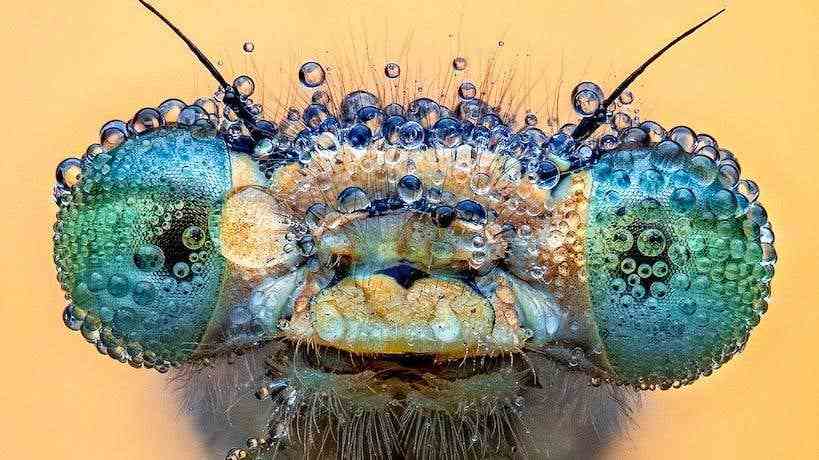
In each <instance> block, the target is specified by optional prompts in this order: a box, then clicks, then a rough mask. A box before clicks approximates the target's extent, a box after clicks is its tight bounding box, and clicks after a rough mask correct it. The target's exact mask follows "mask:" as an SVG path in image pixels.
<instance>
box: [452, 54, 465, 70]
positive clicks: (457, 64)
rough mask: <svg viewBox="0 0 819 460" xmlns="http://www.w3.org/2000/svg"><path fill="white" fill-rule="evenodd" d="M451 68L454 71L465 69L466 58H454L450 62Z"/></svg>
mask: <svg viewBox="0 0 819 460" xmlns="http://www.w3.org/2000/svg"><path fill="white" fill-rule="evenodd" d="M452 68H453V69H455V70H464V69H466V58H463V57H461V56H458V57H456V58H455V59H453V60H452Z"/></svg>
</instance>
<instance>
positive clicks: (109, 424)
mask: <svg viewBox="0 0 819 460" xmlns="http://www.w3.org/2000/svg"><path fill="white" fill-rule="evenodd" d="M155 5H156V6H157V7H159V8H160V9H161V10H163V11H164V12H165V13H166V14H167V15H168V16H170V17H172V18H174V19H175V21H176V22H177V23H178V24H179V25H180V27H181V28H182V29H183V30H185V31H186V32H187V33H188V34H189V35H190V36H191V37H193V38H194V39H195V40H196V41H197V42H198V43H199V45H200V46H201V47H202V48H203V49H204V50H206V52H207V53H208V54H209V55H210V56H211V57H212V59H213V60H214V61H219V62H220V65H221V66H222V72H223V73H225V74H226V75H227V76H229V77H233V76H236V75H238V74H241V73H247V74H249V75H251V76H253V77H254V78H255V79H256V81H257V86H262V87H263V88H262V91H263V92H264V94H265V95H269V100H266V101H265V102H266V103H267V105H268V107H269V108H270V109H276V108H277V107H280V106H282V103H281V102H280V101H281V100H282V99H280V98H277V97H276V95H277V94H284V95H290V96H293V92H297V91H301V90H300V89H299V88H297V87H296V86H295V83H296V82H297V69H298V65H299V64H300V63H301V62H304V61H306V60H318V61H319V62H322V63H326V64H328V65H327V67H328V70H330V72H343V71H344V70H345V68H349V67H352V68H349V69H348V71H349V72H354V73H362V72H363V73H367V72H373V71H374V72H375V73H376V74H377V73H378V72H381V68H383V67H382V66H383V65H384V63H386V62H388V61H393V60H394V61H397V62H399V63H400V64H401V65H402V67H403V68H404V69H407V72H409V73H407V74H406V76H405V77H404V78H407V79H418V82H415V81H410V82H409V85H410V87H412V86H414V85H415V84H418V85H420V86H424V84H426V83H428V82H426V81H425V80H424V78H427V79H431V78H433V77H435V78H438V79H439V80H440V77H441V75H442V73H441V72H444V73H446V72H447V71H448V70H447V69H448V66H449V63H450V62H451V60H452V58H453V57H455V56H456V55H462V56H464V57H466V58H467V60H469V61H470V62H471V63H475V64H474V65H472V64H471V65H472V67H470V70H471V71H475V72H477V71H478V70H481V68H482V67H481V65H479V64H481V63H484V64H485V63H487V62H489V61H490V60H492V59H493V58H494V57H497V62H502V63H504V65H509V66H510V68H515V69H518V70H517V73H516V78H519V79H522V80H523V81H524V82H523V83H520V82H518V83H513V84H512V88H517V89H518V90H522V89H523V88H529V87H531V88H532V89H531V92H530V93H529V95H528V96H527V97H526V98H524V99H525V100H524V105H526V107H524V108H523V110H533V111H535V112H536V113H538V115H544V117H543V118H545V115H546V112H549V111H550V110H549V108H551V107H553V105H554V102H555V95H556V94H560V96H561V101H562V102H560V103H559V104H558V106H559V108H560V112H561V113H562V114H564V115H566V114H568V113H569V111H568V109H569V105H568V102H567V101H568V96H569V93H570V91H571V88H572V87H573V86H574V85H575V84H576V83H577V82H580V81H583V80H592V81H595V82H597V83H599V84H600V85H601V86H602V87H603V89H604V90H608V91H610V90H611V89H612V88H613V87H614V86H615V85H616V84H617V83H618V82H619V81H620V79H622V78H623V77H624V76H625V75H627V74H628V73H629V72H630V71H631V70H632V69H633V68H634V67H636V66H637V65H638V64H639V63H640V62H641V61H642V60H643V59H644V58H646V57H647V56H648V55H649V54H650V53H651V52H653V51H654V50H655V49H657V48H659V47H660V46H662V45H663V44H664V43H665V42H667V41H668V40H669V39H670V38H672V37H673V36H674V35H676V34H677V33H679V32H681V31H682V30H685V29H686V28H688V27H689V26H691V25H693V24H695V23H696V22H698V21H699V20H700V19H701V18H704V17H707V16H708V15H710V14H711V13H713V12H715V11H716V10H718V9H720V8H722V7H723V6H725V5H724V3H720V2H716V1H688V2H685V3H684V4H681V3H679V2H670V1H658V0H654V1H636V0H635V1H620V2H598V1H587V2H582V3H581V2H556V1H554V2H553V1H544V0H533V1H504V2H498V1H494V2H489V1H469V2H468V1H453V2H442V1H440V0H416V1H413V2H396V3H389V4H386V2H383V1H355V2H354V1H349V2H338V1H335V2H330V1H320V0H312V1H309V2H296V1H264V0H238V1H233V2H223V1H212V0H156V1H155ZM3 16H4V21H3V22H4V23H5V24H6V27H3V28H2V30H0V37H1V38H2V40H0V43H2V44H0V46H2V48H3V49H2V56H3V60H4V62H5V65H4V66H3V68H4V69H3V71H2V73H1V75H0V82H2V87H3V89H4V91H3V100H4V101H5V103H6V106H5V109H4V110H2V111H0V119H1V121H0V126H2V130H3V138H4V140H5V144H4V146H3V150H4V152H3V153H2V155H0V171H4V172H5V174H6V175H5V176H3V179H2V181H0V188H2V194H3V195H2V196H4V197H5V198H4V199H3V200H2V203H1V204H0V221H1V222H2V224H0V241H2V242H3V243H4V246H3V247H4V248H5V249H4V251H5V254H6V256H5V257H6V259H5V262H4V263H2V264H0V316H1V317H2V318H4V321H6V322H7V324H6V326H5V328H4V330H3V333H2V334H1V335H0V344H1V348H0V349H2V350H3V351H2V354H0V363H2V365H3V374H4V377H3V379H2V380H1V381H0V413H2V416H0V432H2V433H3V434H2V436H0V439H2V441H0V457H1V458H27V459H40V458H49V459H53V458H59V459H65V460H70V459H86V458H89V457H92V458H99V457H103V456H105V457H106V458H116V459H121V460H131V459H146V458H174V459H179V460H184V459H202V458H208V459H209V458H222V455H223V453H221V452H218V453H213V452H204V451H203V450H202V448H201V443H200V442H199V441H198V439H197V438H196V436H195V434H194V432H193V430H192V428H191V425H190V422H189V421H188V419H186V418H185V417H184V416H182V415H181V414H180V412H179V410H178V409H177V406H176V404H175V401H174V393H173V389H172V387H171V386H170V385H169V384H168V382H167V378H166V377H163V376H160V375H158V374H156V373H155V372H152V371H145V370H135V369H131V368H130V367H128V366H125V365H120V364H118V363H116V362H114V361H112V360H111V359H108V358H104V357H102V356H100V355H98V354H97V353H96V352H95V351H94V350H93V349H92V348H91V347H90V346H89V345H87V344H86V343H85V342H84V340H83V339H82V338H81V337H80V336H79V335H78V334H74V333H69V331H68V330H67V329H65V327H64V326H63V325H62V320H61V318H60V315H61V312H62V309H63V307H64V302H65V301H64V299H63V294H62V292H61V291H60V289H59V287H58V284H57V282H56V280H55V276H54V268H53V265H52V262H51V235H52V231H51V226H52V224H53V222H54V215H55V212H56V207H55V206H54V205H53V204H52V202H51V198H50V194H51V187H52V184H53V182H54V168H55V166H56V165H57V163H58V162H59V161H60V160H61V159H62V158H64V157H67V156H79V154H81V153H82V152H83V151H84V150H85V147H86V146H87V145H88V144H90V143H92V142H96V141H97V135H98V129H99V127H100V126H101V125H102V124H103V123H104V122H106V121H108V120H110V119H115V118H120V119H127V118H128V117H130V116H131V115H132V114H133V113H134V112H135V111H136V110H137V109H139V108H141V107H144V106H151V105H154V106H155V105H156V104H158V103H159V102H161V101H162V100H164V99H166V98H169V97H178V98H181V99H183V100H186V101H192V100H193V99H195V98H196V97H199V96H202V95H206V94H210V93H212V91H213V89H214V88H215V86H214V83H213V82H212V81H211V80H210V79H209V77H208V76H207V75H206V74H205V72H204V71H203V69H202V68H201V67H200V66H199V65H198V64H197V63H196V62H195V61H194V59H193V58H192V56H191V55H190V54H189V52H188V51H187V49H186V48H185V47H184V46H183V45H182V44H181V43H180V42H178V41H177V40H176V39H175V38H174V37H173V36H172V35H171V34H170V33H169V32H168V31H167V30H166V29H165V28H164V27H163V26H161V25H160V24H159V23H158V22H157V21H156V19H154V18H153V17H151V16H149V15H148V14H146V12H145V11H143V9H142V8H141V7H139V6H138V4H137V2H136V1H130V0H128V1H124V0H117V1H116V2H110V1H92V0H85V1H83V2H53V1H42V0H41V1H38V0H30V1H26V2H4V8H3ZM818 30H819V6H817V4H816V3H815V2H794V1H789V0H782V1H779V2H775V3H773V4H771V3H770V2H764V3H763V2H751V1H748V2H734V3H733V4H730V5H728V11H727V14H725V15H723V16H722V17H720V18H719V19H718V20H717V21H716V22H715V23H713V24H710V25H708V26H707V27H706V28H705V29H703V30H702V31H700V32H698V33H697V34H696V35H695V36H693V37H692V38H690V39H689V40H687V41H685V42H683V43H682V44H681V45H680V46H678V47H677V48H676V49H674V50H673V51H671V52H670V54H668V55H666V56H665V57H663V58H662V59H661V60H660V61H659V62H657V63H656V64H655V66H654V67H653V68H652V69H651V70H650V71H649V72H648V73H647V74H645V75H644V76H643V77H642V78H641V79H640V80H639V81H638V82H637V84H636V85H634V86H633V87H632V90H633V92H634V93H635V95H636V97H637V101H636V102H635V104H639V106H640V107H641V116H642V117H643V118H646V119H654V120H656V121H658V122H660V123H661V124H662V125H663V126H666V127H672V126H675V125H678V124H687V125H689V126H691V127H692V128H693V129H695V130H696V131H704V132H708V133H710V134H712V135H714V136H715V137H716V138H717V140H718V141H719V142H720V145H721V146H725V147H727V148H728V149H730V150H731V151H733V152H734V153H735V154H736V155H737V156H738V158H739V160H740V163H741V165H742V167H743V171H742V173H743V176H746V177H750V178H753V179H755V180H756V181H757V182H758V183H759V185H760V187H761V190H762V195H761V199H762V202H763V203H764V204H765V206H766V208H767V209H768V213H769V215H770V217H771V221H772V222H773V223H774V230H775V231H776V234H777V243H776V248H777V251H778V253H779V256H780V262H779V264H778V265H777V274H776V277H775V278H774V283H773V297H772V300H771V307H770V310H769V312H768V314H767V316H766V317H765V318H764V320H763V321H762V323H761V324H760V326H759V327H758V328H757V330H756V331H755V334H754V335H753V336H752V338H751V341H750V343H749V344H748V347H747V349H746V350H745V352H744V353H743V354H741V355H740V356H739V357H738V358H736V359H734V360H733V361H731V362H730V363H729V364H727V365H726V366H724V368H723V369H721V370H720V371H719V372H717V373H716V374H715V375H713V376H711V377H708V378H705V379H702V380H701V381H700V382H698V383H696V384H695V385H692V386H690V387H687V388H684V389H681V390H677V391H668V392H659V391H658V392H653V393H645V394H644V395H643V409H642V410H641V411H640V412H639V414H638V415H637V417H636V419H635V421H634V426H633V428H632V429H631V430H630V431H629V433H627V434H626V435H624V436H623V438H622V439H619V440H618V441H617V442H616V443H615V444H614V445H613V446H612V447H611V449H610V451H609V452H608V453H607V457H608V458H611V459H619V458H635V459H670V458H703V459H711V458H713V459H722V458H744V459H756V458H759V459H769V458H819V436H817V433H819V386H817V377H819V375H817V372H818V371H819V359H817V357H816V356H817V353H816V350H815V349H814V347H819V339H817V328H819V306H817V300H818V299H817V297H819V296H817V292H819V287H817V281H816V280H817V265H819V263H817V260H819V259H818V256H817V253H818V252H819V243H817V241H819V238H817V236H816V228H817V223H819V219H817V213H819V207H818V206H817V198H819V196H817V195H819V193H817V192H819V180H817V171H819V159H817V158H819V157H818V156H817V155H816V151H817V146H818V145H819V129H817V122H819V114H817V109H816V102H815V99H816V95H817V92H819V74H818V72H817V70H819V51H818V50H819V32H818ZM246 41H252V42H253V43H254V44H255V47H256V51H255V52H254V53H253V54H252V55H248V54H246V53H244V52H243V51H242V44H243V43H244V42H246ZM500 42H503V44H502V46H500V45H501V43H500ZM407 44H410V46H408V47H405V45H407ZM366 55H369V56H370V58H369V59H366V58H365V57H364V56H366ZM405 59H406V61H404V60H405ZM369 64H373V66H374V67H373V68H372V69H371V68H369V67H368V65H369ZM345 66H346V67H345ZM334 67H335V70H334V69H333V68H334ZM373 69H374V70H373ZM419 75H420V77H419ZM424 75H426V76H424ZM508 77H509V73H506V74H503V75H502V78H508ZM473 78H475V79H477V76H473ZM435 81H438V80H435ZM561 82H562V85H561ZM529 83H531V85H529ZM430 87H431V86H425V87H424V88H425V91H426V90H428V89H429V88H430ZM295 97H296V98H303V97H304V95H298V94H296V96H295ZM277 104H279V105H278V106H277Z"/></svg>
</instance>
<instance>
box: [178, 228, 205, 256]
mask: <svg viewBox="0 0 819 460" xmlns="http://www.w3.org/2000/svg"><path fill="white" fill-rule="evenodd" d="M182 244H184V245H185V247H186V248H188V249H194V250H196V249H199V248H201V247H202V245H203V244H205V232H204V231H203V230H202V229H201V228H199V227H197V226H196V225H191V226H190V227H188V228H186V229H185V230H184V231H183V232H182Z"/></svg>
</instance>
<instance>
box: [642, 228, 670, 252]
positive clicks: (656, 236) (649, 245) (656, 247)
mask: <svg viewBox="0 0 819 460" xmlns="http://www.w3.org/2000/svg"><path fill="white" fill-rule="evenodd" d="M637 249H638V250H639V251H640V253H641V254H643V255H645V256H648V257H656V256H658V255H660V254H661V253H662V252H663V250H665V235H664V234H663V232H661V231H660V230H657V229H656V228H647V229H645V230H643V231H642V232H641V233H640V236H638V237H637Z"/></svg>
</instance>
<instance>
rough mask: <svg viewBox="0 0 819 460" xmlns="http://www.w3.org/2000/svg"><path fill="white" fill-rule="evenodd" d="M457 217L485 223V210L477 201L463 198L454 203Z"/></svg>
mask: <svg viewBox="0 0 819 460" xmlns="http://www.w3.org/2000/svg"><path fill="white" fill-rule="evenodd" d="M455 211H456V212H457V214H458V218H459V219H461V220H465V221H467V222H472V223H476V224H481V225H482V224H484V223H486V210H485V209H484V208H483V206H481V205H480V204H479V203H476V202H474V201H472V200H463V201H460V202H458V204H457V205H455Z"/></svg>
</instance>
